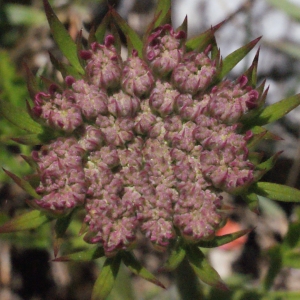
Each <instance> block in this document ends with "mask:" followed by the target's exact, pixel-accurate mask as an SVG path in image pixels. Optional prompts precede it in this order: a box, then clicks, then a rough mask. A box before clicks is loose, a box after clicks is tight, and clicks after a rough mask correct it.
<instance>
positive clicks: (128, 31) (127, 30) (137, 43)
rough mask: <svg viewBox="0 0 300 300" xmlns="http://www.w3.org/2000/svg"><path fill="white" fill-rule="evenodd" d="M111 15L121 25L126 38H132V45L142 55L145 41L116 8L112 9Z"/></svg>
mask: <svg viewBox="0 0 300 300" xmlns="http://www.w3.org/2000/svg"><path fill="white" fill-rule="evenodd" d="M111 15H112V18H113V19H114V21H115V22H116V24H117V26H119V27H120V29H121V30H122V32H123V33H124V34H125V36H126V38H127V39H129V40H130V42H131V45H132V46H133V47H134V49H136V50H137V52H138V54H139V56H140V57H141V56H142V50H143V43H142V41H141V39H140V38H139V36H138V34H137V33H136V32H135V31H134V30H133V29H132V28H131V27H130V26H129V25H128V24H127V23H126V22H125V21H124V20H123V19H122V17H121V16H120V15H119V14H118V13H117V12H116V11H115V10H111Z"/></svg>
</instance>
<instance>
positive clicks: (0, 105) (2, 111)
mask: <svg viewBox="0 0 300 300" xmlns="http://www.w3.org/2000/svg"><path fill="white" fill-rule="evenodd" d="M0 115H2V116H3V117H4V118H6V119H7V120H8V121H9V122H11V123H12V124H14V125H15V126H17V127H18V128H20V129H23V130H25V131H27V132H30V133H41V132H43V127H42V126H41V125H40V124H38V123H36V122H35V121H33V120H32V119H31V118H30V116H29V115H28V114H27V113H26V111H24V110H22V109H20V108H18V107H15V106H14V105H12V104H11V103H9V102H8V101H4V100H0Z"/></svg>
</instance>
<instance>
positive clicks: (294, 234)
mask: <svg viewBox="0 0 300 300" xmlns="http://www.w3.org/2000/svg"><path fill="white" fill-rule="evenodd" d="M299 232H300V222H296V223H290V224H289V230H288V232H287V234H286V236H285V237H284V240H283V243H282V247H283V248H285V249H292V248H294V247H296V246H297V244H298V243H299V240H300V234H299Z"/></svg>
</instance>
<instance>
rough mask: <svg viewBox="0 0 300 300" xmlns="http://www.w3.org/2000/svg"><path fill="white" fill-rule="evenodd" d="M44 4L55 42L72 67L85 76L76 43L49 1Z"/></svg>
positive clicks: (46, 0) (44, 0)
mask: <svg viewBox="0 0 300 300" xmlns="http://www.w3.org/2000/svg"><path fill="white" fill-rule="evenodd" d="M43 2H44V8H45V13H46V16H47V19H48V23H49V26H50V29H51V33H52V36H53V39H54V41H55V42H56V44H57V46H58V47H59V49H60V50H61V52H62V53H63V55H64V56H65V57H66V58H67V59H68V60H69V62H70V63H71V65H72V66H73V67H74V68H75V69H76V70H77V71H78V72H79V73H80V74H83V73H84V70H83V68H82V66H81V64H80V61H79V59H78V56H77V46H76V43H75V42H74V41H73V40H72V38H71V37H70V35H69V33H68V31H67V30H66V28H65V27H64V25H63V24H62V23H61V22H60V21H59V19H58V17H57V16H56V14H55V13H54V11H53V9H52V7H51V6H50V4H49V2H48V0H43Z"/></svg>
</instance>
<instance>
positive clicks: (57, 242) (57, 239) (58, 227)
mask: <svg viewBox="0 0 300 300" xmlns="http://www.w3.org/2000/svg"><path fill="white" fill-rule="evenodd" d="M75 210H76V209H73V210H72V211H71V212H70V213H69V214H68V215H66V216H63V217H62V218H59V219H57V221H56V223H55V226H54V231H55V236H54V242H53V251H54V257H56V256H57V254H58V251H59V248H60V246H61V244H62V242H63V237H64V235H65V233H66V230H67V229H68V227H69V225H70V223H71V221H72V216H73V214H74V212H75Z"/></svg>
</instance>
